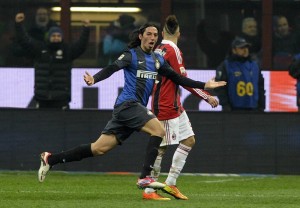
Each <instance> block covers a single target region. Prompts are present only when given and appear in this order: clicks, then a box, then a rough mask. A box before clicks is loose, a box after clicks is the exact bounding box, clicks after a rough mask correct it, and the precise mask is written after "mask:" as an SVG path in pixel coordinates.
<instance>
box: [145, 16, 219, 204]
mask: <svg viewBox="0 0 300 208" xmlns="http://www.w3.org/2000/svg"><path fill="white" fill-rule="evenodd" d="M162 36H163V40H162V42H161V44H160V45H159V46H158V47H157V48H156V50H155V52H157V53H160V54H161V55H162V56H163V57H164V59H165V60H166V61H167V62H168V63H169V64H170V66H171V67H172V68H173V70H174V71H176V72H177V73H178V74H181V75H183V76H187V73H186V71H185V67H184V61H183V57H182V52H181V51H180V49H179V48H178V47H177V41H178V39H179V36H180V31H179V24H178V21H177V19H176V16H174V15H170V16H168V17H167V19H166V23H165V26H164V28H163V32H162ZM184 88H185V89H187V90H188V91H190V92H191V93H193V94H194V95H195V96H198V97H199V98H201V99H204V100H205V101H206V102H207V103H209V104H210V105H211V106H212V107H213V108H214V107H216V106H218V101H217V99H216V98H214V97H213V96H210V95H209V93H207V92H206V91H204V90H200V89H195V88H188V87H184ZM152 112H153V113H154V114H155V115H156V116H157V118H158V120H160V122H161V123H162V125H163V126H164V128H165V130H166V135H165V137H164V139H163V141H162V143H161V145H160V148H159V153H158V156H157V158H156V161H155V163H154V167H153V171H152V177H155V178H158V176H159V173H160V168H161V161H162V157H163V154H164V153H165V150H166V148H167V146H168V145H175V144H176V145H178V144H179V145H178V147H177V149H176V151H175V153H174V156H173V161H172V165H171V168H170V171H169V174H168V177H167V179H166V181H165V183H166V184H167V185H168V186H166V187H165V188H164V189H162V190H163V191H164V192H166V193H168V194H170V195H172V196H173V197H175V198H176V199H182V200H187V199H188V198H187V197H186V196H185V195H183V194H182V193H180V191H179V190H178V188H177V186H176V180H177V178H178V176H179V174H180V172H181V170H182V168H183V167H184V164H185V161H186V158H187V156H188V154H189V152H190V150H191V149H192V147H193V146H194V144H195V138H194V132H193V129H192V127H191V124H190V121H189V118H188V116H187V114H186V112H185V110H184V108H183V106H182V105H181V102H180V96H179V85H177V84H175V83H174V82H172V81H171V80H170V79H168V78H165V77H162V76H159V75H158V76H157V78H156V81H155V85H154V88H153V92H152ZM143 198H144V199H150V200H166V199H165V197H163V196H161V195H159V194H157V193H156V191H155V190H154V189H151V188H147V189H145V191H144V192H143Z"/></svg>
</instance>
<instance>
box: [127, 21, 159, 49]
mask: <svg viewBox="0 0 300 208" xmlns="http://www.w3.org/2000/svg"><path fill="white" fill-rule="evenodd" d="M147 27H155V28H156V29H157V31H159V28H158V26H157V25H156V24H154V23H146V24H144V25H142V26H141V27H140V28H139V29H135V30H134V31H132V32H131V33H130V34H129V43H128V48H135V47H137V46H140V45H141V40H140V38H139V34H144V32H145V30H146V28H147Z"/></svg>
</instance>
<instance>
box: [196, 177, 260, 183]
mask: <svg viewBox="0 0 300 208" xmlns="http://www.w3.org/2000/svg"><path fill="white" fill-rule="evenodd" d="M257 179H262V178H240V179H237V178H233V179H222V180H211V181H198V182H197V183H225V182H231V181H252V180H257Z"/></svg>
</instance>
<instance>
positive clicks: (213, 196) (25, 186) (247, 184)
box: [0, 171, 300, 208]
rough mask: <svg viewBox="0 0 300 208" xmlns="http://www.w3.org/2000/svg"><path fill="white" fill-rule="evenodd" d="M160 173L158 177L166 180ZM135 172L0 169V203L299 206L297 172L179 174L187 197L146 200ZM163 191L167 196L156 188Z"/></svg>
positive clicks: (121, 207)
mask: <svg viewBox="0 0 300 208" xmlns="http://www.w3.org/2000/svg"><path fill="white" fill-rule="evenodd" d="M165 177H166V176H165V175H163V176H162V177H161V178H160V181H161V182H163V181H164V180H165ZM136 180H137V175H135V174H129V175H113V174H101V173H73V172H72V173H70V172H68V173H65V172H56V171H52V172H50V173H49V175H48V176H47V178H46V180H45V182H44V183H39V182H38V180H37V174H36V172H23V171H8V172H6V171H2V172H0V207H1V208H6V207H9V208H11V207H22V208H24V207H30V208H33V207H43V208H46V207H53V208H60V207H64V208H68V207H70V208H76V207H83V208H90V207H93V208H94V207H95V208H98V207H99V208H101V207H103V208H110V207H111V208H143V207H146V208H148V207H149V208H150V207H151V208H160V207H162V208H194V207H195V208H202V207H203V208H252V207H253V208H277V207H278V208H299V207H300V176H259V175H258V176H255V175H253V176H251V175H250V176H205V175H196V176H195V175H182V176H180V177H179V179H178V181H177V185H178V187H179V188H180V190H181V191H182V193H184V194H185V195H186V196H188V197H189V200H187V201H182V200H176V199H174V198H171V201H146V200H143V199H142V195H141V194H142V190H139V189H137V187H136V185H135V183H136ZM160 193H161V194H162V195H164V196H168V195H166V194H164V193H162V192H161V191H160Z"/></svg>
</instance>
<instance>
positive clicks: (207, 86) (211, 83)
mask: <svg viewBox="0 0 300 208" xmlns="http://www.w3.org/2000/svg"><path fill="white" fill-rule="evenodd" d="M226 84H227V82H225V81H219V82H216V81H215V78H212V79H210V80H209V81H208V82H206V83H205V86H204V89H214V88H217V87H222V86H225V85H226Z"/></svg>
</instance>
